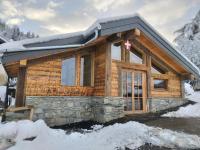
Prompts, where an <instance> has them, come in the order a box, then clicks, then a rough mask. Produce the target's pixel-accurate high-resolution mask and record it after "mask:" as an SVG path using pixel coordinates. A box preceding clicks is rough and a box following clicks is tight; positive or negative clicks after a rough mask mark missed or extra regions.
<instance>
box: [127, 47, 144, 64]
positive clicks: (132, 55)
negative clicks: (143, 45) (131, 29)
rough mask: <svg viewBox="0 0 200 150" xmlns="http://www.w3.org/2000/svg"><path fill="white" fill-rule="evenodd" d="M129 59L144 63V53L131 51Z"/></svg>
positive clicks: (133, 61) (132, 61)
mask: <svg viewBox="0 0 200 150" xmlns="http://www.w3.org/2000/svg"><path fill="white" fill-rule="evenodd" d="M129 54H130V56H129V61H130V62H131V63H136V64H143V58H142V53H140V52H138V51H136V50H133V51H129Z"/></svg>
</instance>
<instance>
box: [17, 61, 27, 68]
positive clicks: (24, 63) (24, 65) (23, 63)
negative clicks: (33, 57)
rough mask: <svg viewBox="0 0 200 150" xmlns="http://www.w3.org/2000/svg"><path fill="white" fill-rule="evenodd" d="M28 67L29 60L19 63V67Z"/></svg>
mask: <svg viewBox="0 0 200 150" xmlns="http://www.w3.org/2000/svg"><path fill="white" fill-rule="evenodd" d="M26 65H27V60H26V59H23V60H20V62H19V66H20V67H26Z"/></svg>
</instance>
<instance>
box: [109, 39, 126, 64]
mask: <svg viewBox="0 0 200 150" xmlns="http://www.w3.org/2000/svg"><path fill="white" fill-rule="evenodd" d="M117 43H119V44H120V50H121V58H120V60H117V59H113V58H112V45H115V44H117ZM110 49H111V60H112V61H117V62H122V61H123V57H122V55H123V53H122V51H123V49H122V41H115V42H112V43H111V47H110Z"/></svg>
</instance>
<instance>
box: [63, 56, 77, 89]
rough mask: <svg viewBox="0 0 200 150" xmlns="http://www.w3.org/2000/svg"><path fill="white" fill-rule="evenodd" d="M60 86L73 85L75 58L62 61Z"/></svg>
mask: <svg viewBox="0 0 200 150" xmlns="http://www.w3.org/2000/svg"><path fill="white" fill-rule="evenodd" d="M61 84H62V85H68V86H73V85H75V58H74V57H73V58H68V59H65V60H63V61H62V71H61Z"/></svg>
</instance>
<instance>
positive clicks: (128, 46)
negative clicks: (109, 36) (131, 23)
mask: <svg viewBox="0 0 200 150" xmlns="http://www.w3.org/2000/svg"><path fill="white" fill-rule="evenodd" d="M124 45H125V46H126V49H127V50H130V49H131V43H130V42H129V40H127V41H126V42H125V43H124Z"/></svg>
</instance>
